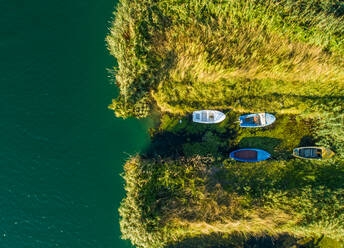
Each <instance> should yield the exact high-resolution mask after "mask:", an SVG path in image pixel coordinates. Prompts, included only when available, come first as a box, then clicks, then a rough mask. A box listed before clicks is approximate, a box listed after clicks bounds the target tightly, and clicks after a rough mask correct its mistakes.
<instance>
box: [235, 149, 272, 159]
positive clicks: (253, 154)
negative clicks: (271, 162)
mask: <svg viewBox="0 0 344 248" xmlns="http://www.w3.org/2000/svg"><path fill="white" fill-rule="evenodd" d="M229 157H230V158H232V159H235V160H237V161H240V162H259V161H264V160H267V159H269V158H270V157H271V154H270V153H268V152H266V151H264V150H261V149H249V148H247V149H239V150H236V151H233V152H231V153H230V155H229Z"/></svg>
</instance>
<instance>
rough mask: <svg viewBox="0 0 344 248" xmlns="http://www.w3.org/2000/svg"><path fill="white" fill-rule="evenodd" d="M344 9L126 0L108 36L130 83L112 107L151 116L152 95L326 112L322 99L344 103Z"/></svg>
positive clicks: (174, 106) (297, 0)
mask: <svg viewBox="0 0 344 248" xmlns="http://www.w3.org/2000/svg"><path fill="white" fill-rule="evenodd" d="M343 13H344V7H343V5H342V4H340V2H338V1H334V0H332V1H326V2H324V1H320V0H312V1H306V0H282V1H269V2H266V1H234V0H231V1H226V2H218V1H215V0H214V1H213V0H211V1H204V2H202V1H197V0H189V1H187V2H180V1H176V0H173V1H167V0H160V1H152V0H136V1H128V0H123V1H121V3H120V4H119V7H118V10H117V12H116V19H115V21H114V24H113V27H112V28H111V30H110V35H109V36H108V37H107V42H108V47H109V50H110V52H111V54H112V55H114V56H115V57H116V58H117V60H118V67H117V68H116V71H117V75H116V83H117V84H118V86H119V88H120V97H119V98H118V100H116V101H114V102H113V104H112V105H111V108H112V109H114V110H115V112H116V113H117V115H118V116H122V117H126V116H128V115H137V114H136V113H139V114H138V116H139V117H143V116H146V115H147V114H148V113H149V109H148V108H147V105H149V104H151V103H152V101H153V102H156V103H157V105H158V106H159V107H160V108H161V110H163V111H168V112H171V113H183V114H185V113H187V112H190V111H192V110H195V109H196V108H206V107H218V108H221V109H229V108H234V109H235V110H237V111H240V110H242V111H255V110H256V109H257V108H260V109H264V110H270V109H272V108H274V109H275V110H276V111H277V112H280V113H289V114H300V113H304V112H306V111H307V110H308V111H309V110H312V111H313V112H317V111H321V104H320V102H321V101H322V99H326V101H327V102H331V104H332V105H334V106H335V105H338V98H340V100H343V98H342V97H343V92H344V69H343V64H344V60H343V54H344V41H343V37H344V36H343V33H344V32H343V30H344V29H343ZM142 99H143V100H142ZM137 102H140V104H139V105H138V106H135V104H136V103H137ZM142 102H144V103H146V105H144V106H145V107H143V108H142V107H141V106H142V105H143V103H142ZM135 108H136V110H135ZM309 112H310V111H309Z"/></svg>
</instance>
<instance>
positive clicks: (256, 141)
mask: <svg viewBox="0 0 344 248" xmlns="http://www.w3.org/2000/svg"><path fill="white" fill-rule="evenodd" d="M281 143H282V140H281V139H277V138H270V137H246V138H243V139H241V140H240V142H239V144H238V146H239V148H241V149H242V148H257V149H262V150H266V151H267V152H269V153H270V154H271V155H272V156H273V157H274V156H276V155H278V154H277V153H276V152H275V148H276V147H278V146H279V145H280V144H281Z"/></svg>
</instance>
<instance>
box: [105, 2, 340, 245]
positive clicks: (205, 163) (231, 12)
mask: <svg viewBox="0 0 344 248" xmlns="http://www.w3.org/2000/svg"><path fill="white" fill-rule="evenodd" d="M115 16H116V18H115V20H114V22H113V26H112V27H111V30H110V34H109V35H108V37H107V44H108V48H109V50H110V53H111V54H112V55H113V56H115V57H116V59H117V61H118V66H117V67H116V68H114V70H113V71H114V76H115V77H116V83H117V85H118V87H119V89H120V94H119V96H118V97H117V99H114V100H113V102H112V104H111V105H110V106H109V108H111V109H113V110H114V111H115V114H116V115H117V116H118V117H123V118H127V117H129V116H135V117H138V118H143V117H146V116H148V115H149V114H150V113H151V112H152V109H158V112H160V113H162V114H161V116H160V123H159V125H158V127H155V128H153V129H151V130H150V134H151V136H152V142H151V146H150V147H149V148H148V149H147V150H146V151H144V152H143V153H142V154H140V155H136V156H135V157H132V158H130V159H129V160H128V161H127V163H126V164H125V167H124V169H125V172H124V174H123V177H124V179H125V182H126V185H125V190H126V197H125V199H124V200H123V202H122V204H121V207H120V209H119V212H120V216H121V222H120V225H121V231H122V234H123V238H124V239H130V240H131V242H132V243H133V244H134V245H136V246H137V247H144V248H148V247H149V248H155V247H156V248H158V247H171V248H172V247H290V248H291V247H299V248H301V247H303V248H306V247H309V248H311V247H312V248H315V247H319V248H320V247H322V248H325V247H343V242H344V235H343V234H344V27H343V26H344V24H343V23H344V3H343V1H340V0H327V1H322V0H271V1H263V0H252V1H251V0H228V1H217V0H208V1H201V0H186V1H180V0H121V2H120V3H119V5H118V7H117V11H116V13H115ZM198 109H219V110H221V111H223V112H224V113H226V116H227V118H226V120H225V121H223V122H222V123H220V124H216V125H200V124H197V123H193V122H192V121H191V120H190V116H188V114H189V113H191V112H192V111H194V110H198ZM242 112H271V113H274V114H275V115H276V117H277V121H276V122H275V123H274V124H273V125H271V126H269V127H266V128H262V129H243V128H239V125H238V123H237V122H236V121H237V119H238V116H239V115H240V113H242ZM307 145H320V146H326V147H329V148H331V149H332V150H333V151H335V153H336V156H335V157H334V158H332V159H330V160H324V161H308V160H301V159H295V158H293V157H292V156H291V153H292V149H293V148H295V147H298V146H307ZM237 148H261V149H264V150H266V151H268V152H269V153H271V154H272V159H270V160H268V161H264V162H260V163H253V164H252V163H238V162H235V161H232V160H230V159H228V154H229V152H231V151H233V150H235V149H237ZM271 240H276V242H275V243H274V245H271V246H269V241H271ZM270 243H273V242H270Z"/></svg>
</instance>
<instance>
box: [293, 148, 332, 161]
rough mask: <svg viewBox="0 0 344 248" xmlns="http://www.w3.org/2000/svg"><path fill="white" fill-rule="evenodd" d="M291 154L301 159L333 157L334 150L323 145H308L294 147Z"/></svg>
mask: <svg viewBox="0 0 344 248" xmlns="http://www.w3.org/2000/svg"><path fill="white" fill-rule="evenodd" d="M293 156H294V157H297V158H303V159H327V158H331V157H333V156H334V152H333V151H331V150H330V149H327V148H325V147H320V146H308V147H298V148H295V149H294V150H293Z"/></svg>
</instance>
